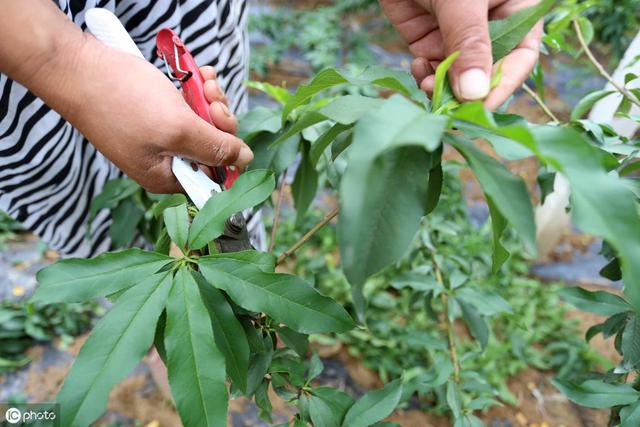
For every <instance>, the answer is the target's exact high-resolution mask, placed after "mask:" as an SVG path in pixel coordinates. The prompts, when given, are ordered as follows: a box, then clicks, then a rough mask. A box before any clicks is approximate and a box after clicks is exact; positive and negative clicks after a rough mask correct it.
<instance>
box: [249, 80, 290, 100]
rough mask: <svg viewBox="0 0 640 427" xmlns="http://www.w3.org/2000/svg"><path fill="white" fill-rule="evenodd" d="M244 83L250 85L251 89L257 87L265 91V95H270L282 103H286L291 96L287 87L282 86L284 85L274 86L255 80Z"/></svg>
mask: <svg viewBox="0 0 640 427" xmlns="http://www.w3.org/2000/svg"><path fill="white" fill-rule="evenodd" d="M246 84H247V87H250V88H252V89H257V90H259V91H262V92H264V93H266V94H267V95H269V96H270V97H272V98H273V99H275V100H276V101H278V102H279V103H280V104H282V105H284V104H286V103H287V101H288V100H289V98H290V97H291V94H290V93H289V91H288V90H287V88H286V87H284V85H283V86H282V87H280V86H274V85H272V84H270V83H266V82H256V81H251V80H250V81H248V82H246Z"/></svg>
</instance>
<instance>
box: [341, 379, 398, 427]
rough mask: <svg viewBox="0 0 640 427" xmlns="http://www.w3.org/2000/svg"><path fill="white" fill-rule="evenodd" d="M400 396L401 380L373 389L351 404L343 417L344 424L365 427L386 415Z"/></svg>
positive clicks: (351, 426)
mask: <svg viewBox="0 0 640 427" xmlns="http://www.w3.org/2000/svg"><path fill="white" fill-rule="evenodd" d="M401 396H402V380H400V379H397V380H395V381H392V382H390V383H389V384H387V385H386V386H384V388H382V389H380V390H373V391H370V392H368V393H367V394H365V395H364V396H362V397H361V398H360V399H359V400H358V401H357V402H356V403H354V404H353V406H352V407H351V408H349V411H347V414H346V415H345V417H344V423H343V425H345V426H350V427H367V426H370V425H372V424H375V423H377V422H378V421H382V420H383V419H385V418H386V417H388V416H389V415H390V414H391V412H393V410H394V409H395V408H396V406H398V403H399V402H400V397H401Z"/></svg>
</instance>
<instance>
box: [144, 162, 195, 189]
mask: <svg viewBox="0 0 640 427" xmlns="http://www.w3.org/2000/svg"><path fill="white" fill-rule="evenodd" d="M171 162H172V159H171V157H168V156H163V157H162V158H161V159H159V161H158V162H154V163H153V164H152V165H150V166H149V168H148V170H147V171H145V173H144V179H143V180H141V181H138V182H140V184H141V185H142V187H143V188H144V189H145V190H147V191H149V192H151V193H156V194H176V193H183V192H184V189H183V188H182V185H180V183H179V182H178V180H177V179H176V177H175V175H174V174H173V171H172V170H171Z"/></svg>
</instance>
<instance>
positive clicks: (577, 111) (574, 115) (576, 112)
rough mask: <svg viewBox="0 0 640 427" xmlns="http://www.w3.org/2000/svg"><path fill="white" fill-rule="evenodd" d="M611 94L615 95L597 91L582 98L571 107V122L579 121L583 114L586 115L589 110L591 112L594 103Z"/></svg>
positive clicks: (606, 91) (610, 92) (608, 91)
mask: <svg viewBox="0 0 640 427" xmlns="http://www.w3.org/2000/svg"><path fill="white" fill-rule="evenodd" d="M612 93H615V91H612V90H597V91H595V92H591V93H590V94H588V95H587V96H585V97H584V98H582V99H581V100H580V101H579V102H578V103H577V104H576V106H575V107H573V110H572V111H571V120H572V121H575V120H580V119H581V118H582V117H584V115H585V114H587V112H589V110H591V108H592V107H593V106H594V105H595V104H596V102H598V101H600V100H601V99H602V98H605V97H607V96H609V95H611V94H612Z"/></svg>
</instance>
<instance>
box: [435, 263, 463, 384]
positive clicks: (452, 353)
mask: <svg viewBox="0 0 640 427" xmlns="http://www.w3.org/2000/svg"><path fill="white" fill-rule="evenodd" d="M431 260H432V261H433V268H434V270H435V272H436V280H437V281H438V283H440V284H441V285H442V286H443V287H444V288H445V289H448V287H447V285H446V283H445V281H444V279H443V277H442V271H440V266H438V262H437V261H436V254H435V251H431ZM441 299H442V304H443V305H444V322H445V326H446V328H447V341H448V342H449V357H451V363H452V364H453V381H454V382H455V383H459V382H460V361H459V360H458V350H457V349H456V342H455V336H454V330H453V323H452V322H451V319H450V318H449V295H448V294H447V293H446V292H443V293H442V295H441Z"/></svg>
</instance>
